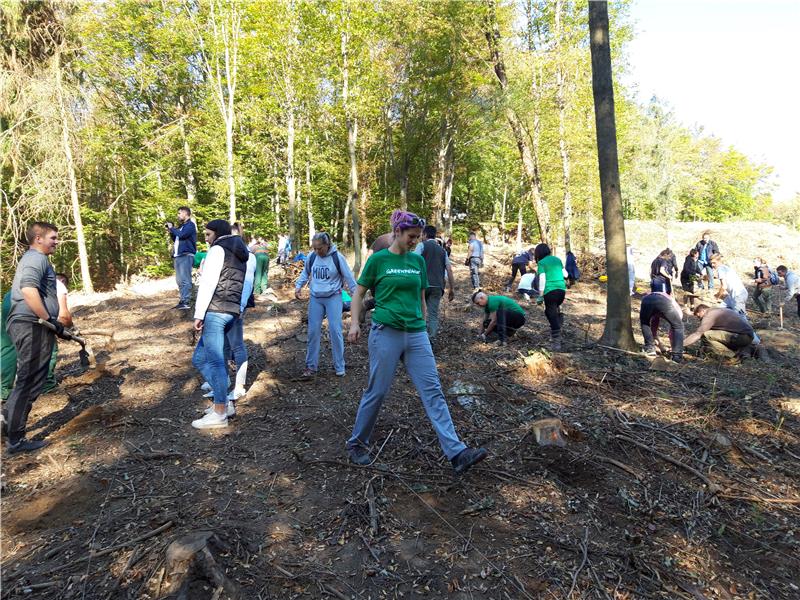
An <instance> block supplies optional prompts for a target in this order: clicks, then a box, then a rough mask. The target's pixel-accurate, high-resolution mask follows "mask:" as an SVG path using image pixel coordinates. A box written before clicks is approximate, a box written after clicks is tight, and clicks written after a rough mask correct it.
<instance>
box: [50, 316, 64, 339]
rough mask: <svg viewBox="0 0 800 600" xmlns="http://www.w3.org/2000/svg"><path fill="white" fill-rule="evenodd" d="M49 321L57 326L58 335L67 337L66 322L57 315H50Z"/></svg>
mask: <svg viewBox="0 0 800 600" xmlns="http://www.w3.org/2000/svg"><path fill="white" fill-rule="evenodd" d="M47 322H48V323H50V324H51V325H52V326H53V327H55V330H56V335H57V336H58V337H60V338H61V339H66V337H65V335H64V324H63V323H62V322H61V321H59V320H58V319H56V318H55V317H50V318H49V319H47Z"/></svg>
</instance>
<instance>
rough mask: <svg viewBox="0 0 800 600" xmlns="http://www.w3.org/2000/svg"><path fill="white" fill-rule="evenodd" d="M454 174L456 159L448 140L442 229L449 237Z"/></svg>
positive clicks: (451, 220)
mask: <svg viewBox="0 0 800 600" xmlns="http://www.w3.org/2000/svg"><path fill="white" fill-rule="evenodd" d="M455 173H456V158H455V150H454V148H453V141H452V140H450V144H449V145H448V152H447V157H446V161H445V177H444V208H443V209H442V229H443V230H444V231H445V233H446V234H447V237H450V236H451V235H452V233H453V179H454V178H455Z"/></svg>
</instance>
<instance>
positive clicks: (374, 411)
mask: <svg viewBox="0 0 800 600" xmlns="http://www.w3.org/2000/svg"><path fill="white" fill-rule="evenodd" d="M390 224H391V226H392V234H393V237H392V244H391V246H389V248H387V249H384V250H380V251H378V252H375V253H374V254H372V256H370V257H369V259H367V263H366V264H365V265H364V270H363V271H361V276H360V277H359V278H358V282H357V284H358V285H357V286H356V292H355V294H353V300H352V302H351V303H350V310H351V319H350V333H349V334H348V336H347V339H348V341H349V342H350V343H356V342H358V339H359V337H360V336H361V325H360V323H359V317H360V315H361V311H362V310H363V309H364V306H363V299H364V295H365V294H366V293H367V290H371V291H372V295H373V297H374V299H375V309H374V311H373V313H372V326H371V327H370V332H369V384H368V385H367V389H366V390H365V391H364V394H363V395H362V396H361V402H360V404H359V406H358V413H357V414H356V421H355V423H354V425H353V433H352V435H351V436H350V439H349V440H348V441H347V450H348V453H349V455H350V460H351V461H352V462H354V463H355V464H357V465H369V464H371V463H372V462H374V461H375V458H372V457H371V456H370V452H369V440H370V437H371V436H372V430H373V429H374V427H375V422H376V421H377V420H378V413H379V412H380V408H381V405H382V404H383V400H384V398H385V397H386V394H387V393H388V392H389V387H390V386H391V384H392V380H393V379H394V373H395V370H396V369H397V363H398V362H400V360H402V361H403V363H404V364H405V367H406V372H407V373H408V376H409V377H410V378H411V381H412V382H413V383H414V387H416V388H417V392H418V393H419V395H420V399H421V400H422V404H423V406H424V407H425V412H426V413H427V414H428V419H429V420H430V422H431V425H433V429H434V430H435V431H436V435H437V436H438V438H439V445H440V446H441V448H442V451H443V452H444V454H445V455H446V456H447V458H449V459H450V462H451V464H452V465H453V468H454V469H455V472H456V474H460V473H463V472H465V471H466V470H467V469H469V468H470V467H472V466H473V465H475V464H477V463H479V462H480V461H482V460H483V459H484V458H486V455H487V452H486V450H484V449H483V448H468V447H467V446H466V445H465V444H464V442H462V441H461V440H460V439H459V438H458V435H457V434H456V431H455V427H454V426H453V420H452V419H451V417H450V411H449V410H448V408H447V402H446V401H445V398H444V394H443V393H442V384H441V382H440V381H439V373H438V372H437V371H436V360H435V359H434V357H433V351H432V350H431V342H430V339H429V338H428V334H427V332H426V330H425V329H426V328H425V311H426V306H425V289H426V288H427V287H428V278H427V275H426V268H425V260H424V259H423V258H422V256H420V255H419V254H416V253H415V252H414V248H415V247H416V245H417V242H418V241H419V237H420V234H421V233H422V228H423V227H425V220H424V219H421V218H419V217H418V216H417V215H415V214H412V213H409V212H405V211H402V210H396V211H394V212H393V213H392V217H391V220H390Z"/></svg>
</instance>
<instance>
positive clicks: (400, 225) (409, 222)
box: [389, 209, 425, 231]
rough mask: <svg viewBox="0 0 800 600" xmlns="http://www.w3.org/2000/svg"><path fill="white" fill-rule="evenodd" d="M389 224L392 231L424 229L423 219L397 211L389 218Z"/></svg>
mask: <svg viewBox="0 0 800 600" xmlns="http://www.w3.org/2000/svg"><path fill="white" fill-rule="evenodd" d="M389 224H390V225H391V226H392V231H394V230H395V229H400V231H404V230H406V229H412V228H415V227H419V228H422V227H425V219H423V218H421V217H418V216H417V215H415V214H414V213H410V212H406V211H404V210H399V209H398V210H396V211H394V212H393V213H392V216H391V217H390V218H389Z"/></svg>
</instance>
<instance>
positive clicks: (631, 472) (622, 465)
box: [594, 456, 642, 481]
mask: <svg viewBox="0 0 800 600" xmlns="http://www.w3.org/2000/svg"><path fill="white" fill-rule="evenodd" d="M594 458H595V459H596V460H599V461H600V462H602V463H607V464H609V465H614V466H615V467H617V468H618V469H622V470H623V471H625V472H626V473H628V474H629V475H631V476H632V477H633V478H635V479H636V481H641V479H642V476H641V475H639V473H637V472H636V471H634V470H633V468H632V467H629V466H628V465H626V464H625V463H623V462H620V461H618V460H616V459H615V458H609V457H608V456H595V457H594Z"/></svg>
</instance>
